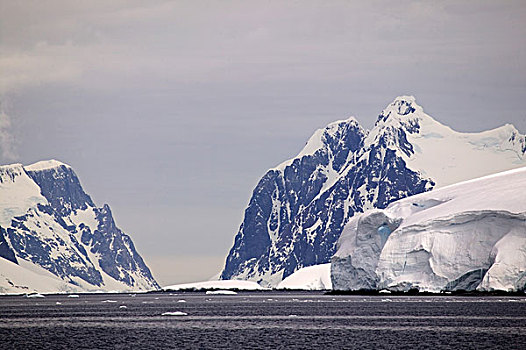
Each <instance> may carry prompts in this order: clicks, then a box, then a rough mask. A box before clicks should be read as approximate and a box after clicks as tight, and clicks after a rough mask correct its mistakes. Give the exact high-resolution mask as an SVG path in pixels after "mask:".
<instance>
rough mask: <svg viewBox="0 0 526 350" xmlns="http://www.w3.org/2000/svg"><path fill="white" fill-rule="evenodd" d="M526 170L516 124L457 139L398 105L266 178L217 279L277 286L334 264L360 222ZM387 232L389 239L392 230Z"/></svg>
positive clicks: (330, 136) (339, 132)
mask: <svg viewBox="0 0 526 350" xmlns="http://www.w3.org/2000/svg"><path fill="white" fill-rule="evenodd" d="M525 165H526V136H524V135H522V134H520V133H519V132H518V131H517V129H515V127H513V126H512V125H509V124H506V125H504V126H502V127H500V128H497V129H494V130H488V131H484V132H479V133H461V132H457V131H454V130H452V129H451V128H449V127H448V126H445V125H443V124H441V123H439V122H438V121H436V120H435V119H433V118H432V117H431V116H429V115H428V114H426V113H425V112H424V110H423V108H422V107H421V106H419V105H418V104H417V103H416V99H415V98H414V97H413V96H399V97H397V98H396V99H395V100H394V101H393V102H392V103H390V104H389V105H388V106H387V107H386V108H385V109H384V110H383V111H382V112H381V113H380V114H379V116H378V118H377V120H376V123H375V125H374V127H373V128H372V129H371V130H365V129H364V128H363V127H362V126H360V124H359V123H358V121H357V120H356V119H355V118H354V117H350V118H349V119H346V120H339V121H335V122H333V123H330V124H329V125H327V126H326V127H325V128H321V129H319V130H317V131H316V132H314V134H313V135H312V137H311V138H310V139H309V140H308V142H307V144H306V145H305V147H304V148H303V149H302V150H301V151H300V152H299V154H298V155H297V156H296V157H294V158H292V159H290V160H287V161H284V162H282V163H281V164H279V165H278V166H276V167H274V168H271V169H269V170H268V171H267V172H266V173H265V174H264V175H263V177H262V178H261V179H260V180H259V182H258V183H257V185H256V187H255V188H254V190H253V192H252V196H251V198H250V200H249V203H248V206H247V208H246V210H245V212H244V216H243V220H242V223H241V225H240V227H239V230H238V232H237V234H236V235H235V238H234V242H233V245H232V248H231V250H230V252H229V253H228V256H227V258H226V262H225V266H224V268H223V270H222V272H221V275H220V278H221V279H225V280H229V279H245V280H251V281H255V282H258V283H260V284H262V285H264V286H272V287H275V286H277V285H278V284H279V283H280V282H281V281H282V280H283V279H285V278H286V277H288V276H290V275H292V274H293V273H294V272H295V271H297V270H299V269H301V268H304V267H308V266H313V265H318V264H326V263H329V262H330V261H331V257H332V256H333V255H334V253H335V252H336V249H337V242H338V239H339V237H340V235H341V233H342V230H343V228H344V227H345V225H346V224H347V223H348V222H349V220H350V219H351V218H353V217H354V216H355V215H356V214H359V213H362V212H364V211H367V210H370V209H374V208H379V209H384V208H386V207H387V206H388V205H389V204H390V203H392V202H394V201H396V200H399V199H402V198H406V197H409V196H412V195H416V194H419V193H422V192H426V191H430V190H432V189H436V188H441V187H444V186H447V185H451V184H454V183H458V182H461V181H465V180H469V179H473V178H477V177H481V176H485V175H489V174H493V173H496V172H501V171H505V170H510V169H515V168H519V167H521V166H525ZM389 225H391V226H389ZM389 225H387V226H385V227H384V228H383V229H382V230H383V232H384V234H385V235H388V234H389V232H392V231H393V229H394V228H395V227H396V223H395V222H393V223H390V224H389ZM384 243H385V242H378V245H382V244H384ZM363 249H366V248H363ZM367 249H370V248H367ZM364 263H365V262H364ZM371 263H372V264H374V262H371ZM357 273H358V271H357ZM360 273H361V272H360Z"/></svg>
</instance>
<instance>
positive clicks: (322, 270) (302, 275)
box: [276, 264, 332, 290]
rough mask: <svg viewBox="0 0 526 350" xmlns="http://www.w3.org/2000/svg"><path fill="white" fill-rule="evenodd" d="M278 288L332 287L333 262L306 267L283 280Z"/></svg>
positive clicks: (316, 288)
mask: <svg viewBox="0 0 526 350" xmlns="http://www.w3.org/2000/svg"><path fill="white" fill-rule="evenodd" d="M276 288H277V289H304V290H327V289H332V283H331V264H321V265H314V266H308V267H304V268H302V269H299V270H298V271H296V272H294V273H293V274H292V275H290V276H288V277H287V278H285V279H284V280H283V281H281V282H280V283H279V284H278V286H277V287H276Z"/></svg>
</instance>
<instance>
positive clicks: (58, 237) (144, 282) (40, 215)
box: [0, 164, 159, 289]
mask: <svg viewBox="0 0 526 350" xmlns="http://www.w3.org/2000/svg"><path fill="white" fill-rule="evenodd" d="M29 168H30V167H29ZM24 175H27V176H29V178H31V179H32V180H33V181H34V182H35V183H36V185H38V188H39V189H40V191H41V195H42V196H43V197H45V199H46V200H47V202H48V203H43V204H37V205H36V207H31V208H29V209H28V211H27V212H26V214H25V215H22V216H18V217H14V218H12V220H11V225H10V226H9V227H6V228H3V227H2V228H0V229H1V233H2V235H1V236H0V256H1V257H4V258H7V259H8V260H11V261H14V262H16V257H19V258H21V259H24V260H27V261H30V262H32V263H34V264H36V265H38V266H40V267H42V268H44V269H46V270H48V271H49V272H51V273H53V274H54V275H56V276H58V277H60V278H61V279H63V280H64V281H67V282H69V283H72V284H75V285H79V283H80V282H81V281H84V282H87V283H89V284H90V285H92V286H97V287H102V288H103V287H104V286H105V285H104V277H103V273H105V274H107V275H108V276H110V277H111V278H113V279H115V280H116V281H119V282H121V283H123V284H124V285H127V286H129V287H133V288H138V289H157V288H158V287H159V286H158V284H157V282H156V281H155V279H154V278H153V276H152V274H151V272H150V270H149V268H148V267H147V266H146V264H145V263H144V261H143V259H142V257H141V256H140V255H139V253H137V251H136V250H135V247H134V244H133V242H132V240H131V238H130V237H129V236H128V235H126V234H125V233H123V232H122V231H121V230H120V229H119V228H118V227H117V226H116V225H115V221H114V219H113V216H112V213H111V210H110V208H109V206H108V205H107V204H105V205H104V206H103V207H102V208H98V207H96V206H95V204H94V203H93V201H92V200H91V198H90V196H89V195H88V194H86V193H85V192H84V190H83V188H82V186H81V184H80V181H79V179H78V178H77V176H76V174H75V172H74V171H73V169H71V168H70V167H69V166H67V165H63V164H62V165H57V166H54V167H50V168H46V169H38V170H26V171H25V174H20V176H24ZM12 181H15V179H12ZM77 215H80V216H79V217H77ZM90 225H91V226H90ZM6 241H8V242H9V244H8V243H7V242H6Z"/></svg>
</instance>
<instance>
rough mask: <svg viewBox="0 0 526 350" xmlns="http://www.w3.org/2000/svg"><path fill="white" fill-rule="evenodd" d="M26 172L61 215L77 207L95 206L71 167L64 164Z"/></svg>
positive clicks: (81, 208)
mask: <svg viewBox="0 0 526 350" xmlns="http://www.w3.org/2000/svg"><path fill="white" fill-rule="evenodd" d="M27 174H28V175H29V176H30V177H31V178H32V179H33V181H35V182H36V183H37V185H38V186H39V187H40V189H41V192H42V195H43V196H44V197H46V199H47V200H48V201H49V204H50V205H51V207H52V208H53V210H54V211H55V212H56V213H57V214H58V215H59V216H61V217H64V216H67V215H69V214H71V212H72V211H75V210H78V209H80V210H84V209H87V208H88V206H89V207H94V206H95V205H94V204H93V201H92V200H91V198H90V196H88V195H87V194H86V192H84V189H83V188H82V186H81V185H80V181H79V179H78V178H77V175H76V174H75V172H74V171H73V169H71V168H70V167H68V166H66V165H60V166H58V167H57V168H54V169H49V170H45V171H27Z"/></svg>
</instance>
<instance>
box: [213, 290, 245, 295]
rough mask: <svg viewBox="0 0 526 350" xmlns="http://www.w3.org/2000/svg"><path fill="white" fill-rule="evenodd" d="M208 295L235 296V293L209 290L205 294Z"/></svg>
mask: <svg viewBox="0 0 526 350" xmlns="http://www.w3.org/2000/svg"><path fill="white" fill-rule="evenodd" d="M206 294H209V295H215V294H221V295H236V294H237V293H236V292H234V291H233V290H209V291H207V292H206Z"/></svg>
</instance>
